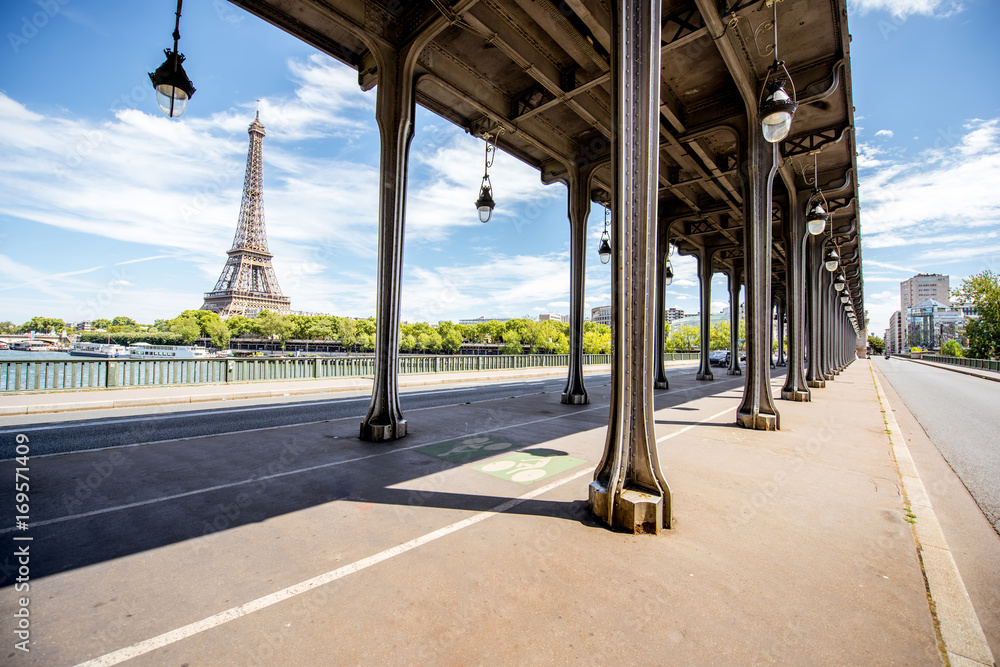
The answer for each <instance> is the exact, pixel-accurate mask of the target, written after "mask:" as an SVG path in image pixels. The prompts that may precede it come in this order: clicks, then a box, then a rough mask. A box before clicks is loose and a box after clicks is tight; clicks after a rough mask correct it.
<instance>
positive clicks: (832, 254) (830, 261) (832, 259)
mask: <svg viewBox="0 0 1000 667" xmlns="http://www.w3.org/2000/svg"><path fill="white" fill-rule="evenodd" d="M823 263H824V266H826V270H827V271H829V272H831V273H833V272H834V271H836V270H837V267H838V266H839V265H840V255H838V254H837V251H836V250H834V249H833V248H830V249H829V250H827V251H826V256H825V257H824V258H823Z"/></svg>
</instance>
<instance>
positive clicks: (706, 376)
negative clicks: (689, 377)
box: [698, 373, 715, 380]
mask: <svg viewBox="0 0 1000 667" xmlns="http://www.w3.org/2000/svg"><path fill="white" fill-rule="evenodd" d="M698 379H699V380H714V379H715V376H714V375H712V374H711V373H698Z"/></svg>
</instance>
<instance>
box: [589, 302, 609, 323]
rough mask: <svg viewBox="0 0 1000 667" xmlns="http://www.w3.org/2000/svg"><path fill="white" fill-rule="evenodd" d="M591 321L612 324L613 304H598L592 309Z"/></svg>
mask: <svg viewBox="0 0 1000 667" xmlns="http://www.w3.org/2000/svg"><path fill="white" fill-rule="evenodd" d="M590 321H591V322H596V323H597V324H606V325H608V326H609V327H610V326H611V306H598V307H597V308H591V309H590Z"/></svg>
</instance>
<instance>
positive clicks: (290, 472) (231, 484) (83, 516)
mask: <svg viewBox="0 0 1000 667" xmlns="http://www.w3.org/2000/svg"><path fill="white" fill-rule="evenodd" d="M601 407H604V406H598V407H595V408H585V409H583V410H578V411H576V412H571V413H567V414H564V415H556V416H554V417H542V418H541V419H534V420H532V421H527V422H520V423H518V424H508V425H506V426H497V427H495V428H490V429H485V430H482V431H475V432H473V433H463V434H461V435H459V434H452V435H449V436H448V437H446V438H443V439H441V440H433V441H431V442H421V443H418V444H416V445H410V446H409V447H396V448H394V449H391V450H388V451H384V452H378V453H376V454H368V455H366V456H357V457H354V458H352V459H344V460H342V461H331V462H329V463H320V464H317V465H314V466H309V467H307V468H298V469H296V470H285V471H283V472H277V473H274V474H271V475H262V476H260V477H253V478H251V479H243V480H240V481H238V482H228V483H226V484H217V485H216V486H210V487H206V488H201V489H195V490H193V491H185V492H184V493H175V494H172V495H169V496H161V497H159V498H151V499H149V500H141V501H138V502H134V503H129V504H127V505H116V506H114V507H105V508H103V509H99V510H92V511H90V512H82V513H80V514H71V515H69V516H62V517H57V518H55V519H46V520H44V521H34V522H32V524H31V525H32V527H40V526H48V525H51V524H54V523H63V522H65V521H74V520H76V519H86V518H88V517H92V516H98V515H100V514H107V513H109V512H118V511H120V510H127V509H132V508H135V507H143V506H145V505H153V504H156V503H162V502H167V501H170V500H177V499H178V498H186V497H188V496H195V495H198V494H201V493H211V492H212V491H218V490H220V489H229V488H232V487H235V486H242V485H244V484H254V483H256V482H261V481H264V480H269V479H275V478H278V477H287V476H288V475H297V474H299V473H303V472H311V471H313V470H321V469H323V468H332V467H333V466H339V465H344V464H347V463H355V462H357V461H365V460H367V459H374V458H377V457H380V456H390V455H392V454H396V453H398V452H406V451H409V450H411V449H417V448H419V447H429V446H431V445H436V444H439V443H442V442H448V441H450V440H456V439H464V438H471V437H473V436H477V435H482V434H484V433H493V432H494V431H504V430H507V429H511V428H519V427H521V426H530V425H532V424H540V423H542V422H547V421H552V420H553V419H563V418H564V417H572V416H574V415H578V414H580V413H583V412H591V411H593V410H599V409H601ZM199 437H202V436H199ZM88 451H93V450H88ZM14 530H15V527H10V528H2V529H0V535H3V534H4V533H10V532H13V531H14Z"/></svg>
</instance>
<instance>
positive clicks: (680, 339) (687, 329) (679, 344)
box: [667, 324, 701, 352]
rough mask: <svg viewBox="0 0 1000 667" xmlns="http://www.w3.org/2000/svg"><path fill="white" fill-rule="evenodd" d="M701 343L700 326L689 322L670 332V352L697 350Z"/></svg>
mask: <svg viewBox="0 0 1000 667" xmlns="http://www.w3.org/2000/svg"><path fill="white" fill-rule="evenodd" d="M700 345H701V332H700V331H698V327H696V326H694V325H691V324H688V325H685V326H681V327H677V328H676V329H674V330H672V331H671V332H670V337H669V339H668V343H667V350H668V351H669V352H689V351H692V350H697V349H698V348H699V346H700Z"/></svg>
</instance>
